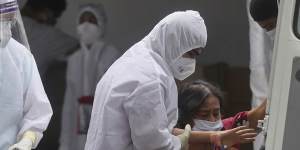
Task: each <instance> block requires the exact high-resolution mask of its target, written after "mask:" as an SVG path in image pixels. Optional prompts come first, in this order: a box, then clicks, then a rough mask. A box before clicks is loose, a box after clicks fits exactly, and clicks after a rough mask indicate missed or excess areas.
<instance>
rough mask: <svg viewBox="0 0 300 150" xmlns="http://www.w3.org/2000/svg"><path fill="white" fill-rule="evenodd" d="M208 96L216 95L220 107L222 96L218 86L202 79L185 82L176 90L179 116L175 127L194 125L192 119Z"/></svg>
mask: <svg viewBox="0 0 300 150" xmlns="http://www.w3.org/2000/svg"><path fill="white" fill-rule="evenodd" d="M209 96H215V97H217V98H218V100H219V101H220V106H221V108H222V101H223V99H224V97H223V94H222V92H221V91H220V89H219V88H217V87H216V86H213V85H212V84H210V83H208V82H205V81H202V80H196V81H194V82H189V83H185V84H184V85H183V86H182V87H181V88H180V90H179V92H178V108H179V118H178V122H177V125H176V127H177V128H181V129H183V128H184V127H185V125H186V124H190V125H191V126H194V122H193V119H194V118H195V116H196V113H197V111H198V110H199V108H200V107H201V106H202V105H203V103H204V102H205V100H206V99H207V98H208V97H209Z"/></svg>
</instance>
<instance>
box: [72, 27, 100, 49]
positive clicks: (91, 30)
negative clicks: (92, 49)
mask: <svg viewBox="0 0 300 150" xmlns="http://www.w3.org/2000/svg"><path fill="white" fill-rule="evenodd" d="M77 33H78V35H79V38H80V41H81V42H83V43H84V44H87V45H91V44H93V43H94V42H96V41H97V40H99V39H100V38H101V36H102V35H103V30H102V29H101V28H100V27H99V26H97V25H95V24H93V23H89V22H84V23H82V24H80V25H78V26H77Z"/></svg>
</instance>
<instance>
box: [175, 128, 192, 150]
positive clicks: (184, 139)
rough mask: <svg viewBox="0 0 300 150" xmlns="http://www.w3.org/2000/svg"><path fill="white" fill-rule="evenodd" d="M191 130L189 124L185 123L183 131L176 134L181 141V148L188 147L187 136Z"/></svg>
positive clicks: (185, 149) (182, 149) (186, 149)
mask: <svg viewBox="0 0 300 150" xmlns="http://www.w3.org/2000/svg"><path fill="white" fill-rule="evenodd" d="M191 130H192V129H191V126H190V125H189V124H187V125H186V126H185V129H184V132H183V133H182V134H180V135H178V136H177V137H178V138H179V139H180V142H181V150H188V149H189V138H190V134H191Z"/></svg>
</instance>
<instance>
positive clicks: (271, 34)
mask: <svg viewBox="0 0 300 150" xmlns="http://www.w3.org/2000/svg"><path fill="white" fill-rule="evenodd" d="M267 35H268V36H269V37H270V39H271V41H272V42H273V43H274V41H275V35H276V28H274V29H272V30H270V31H268V32H267Z"/></svg>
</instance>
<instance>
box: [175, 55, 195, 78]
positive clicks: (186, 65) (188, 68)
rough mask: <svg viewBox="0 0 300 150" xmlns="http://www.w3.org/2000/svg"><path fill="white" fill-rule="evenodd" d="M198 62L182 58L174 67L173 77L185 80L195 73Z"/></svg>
mask: <svg viewBox="0 0 300 150" xmlns="http://www.w3.org/2000/svg"><path fill="white" fill-rule="evenodd" d="M195 67H196V60H195V59H192V58H185V57H180V58H178V59H177V60H176V61H175V62H174V63H173V64H172V65H171V68H172V71H173V75H174V77H175V78H176V79H178V80H184V79H185V78H187V77H188V76H190V75H191V74H193V73H194V72H195Z"/></svg>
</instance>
